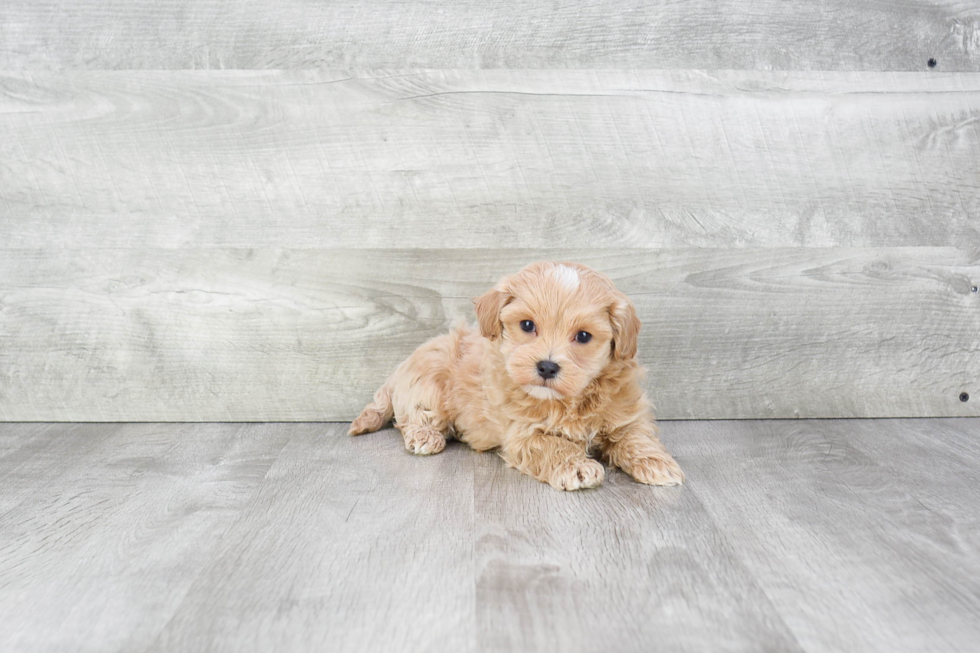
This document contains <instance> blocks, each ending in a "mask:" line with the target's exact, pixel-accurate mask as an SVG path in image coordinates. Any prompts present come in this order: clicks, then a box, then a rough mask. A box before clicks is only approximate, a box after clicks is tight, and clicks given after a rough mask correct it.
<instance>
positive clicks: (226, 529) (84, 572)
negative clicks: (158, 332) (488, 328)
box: [0, 419, 980, 652]
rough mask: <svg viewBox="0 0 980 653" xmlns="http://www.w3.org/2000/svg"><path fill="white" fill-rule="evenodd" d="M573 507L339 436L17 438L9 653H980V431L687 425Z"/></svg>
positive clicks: (20, 434) (492, 478)
mask: <svg viewBox="0 0 980 653" xmlns="http://www.w3.org/2000/svg"><path fill="white" fill-rule="evenodd" d="M662 426H663V438H664V440H665V442H666V443H667V445H668V446H669V447H670V449H671V450H672V451H674V453H675V454H676V456H677V459H678V460H679V461H680V463H681V465H682V466H683V467H684V469H685V471H686V472H687V476H688V483H687V484H686V485H685V486H684V487H682V488H673V489H661V488H649V487H645V486H641V485H638V484H636V483H634V482H633V481H632V480H630V479H629V478H628V477H626V476H625V475H623V474H621V473H618V472H612V473H610V474H609V475H608V477H607V480H606V482H605V483H604V484H603V485H602V486H601V487H600V488H599V489H597V490H592V491H586V492H580V493H570V494H565V493H560V492H557V491H555V490H553V489H551V488H550V487H548V486H546V485H542V484H540V483H538V482H536V481H533V480H531V479H529V478H527V477H524V476H521V475H519V474H517V473H516V472H514V471H513V470H510V469H507V468H505V467H504V465H503V463H502V462H501V461H500V459H499V458H498V457H496V456H494V455H492V454H478V453H475V452H473V451H470V450H469V449H468V448H466V447H465V446H463V445H460V444H458V443H453V444H451V445H450V446H449V447H448V448H447V450H446V451H445V452H444V453H442V454H440V455H438V456H434V457H430V458H416V457H412V456H411V455H409V454H407V453H406V452H405V451H404V449H403V448H402V445H401V442H400V440H399V439H398V438H397V436H396V434H395V433H394V432H393V431H385V432H382V433H376V434H373V435H368V436H363V437H361V438H357V439H352V438H349V437H347V436H346V435H344V434H343V433H344V428H345V427H344V425H338V424H73V425H69V424H0V650H2V651H73V650H86V651H127V652H129V651H144V650H158V651H212V650H214V651H217V650H225V651H273V650H277V651H291V650H321V651H454V652H455V651H474V650H478V651H486V650H494V651H496V650H501V651H502V650H513V651H563V652H572V651H617V652H618V651H644V652H646V651H681V650H691V651H724V650H742V651H761V650H770V651H797V650H805V651H888V652H894V651H926V650H935V651H956V650H959V651H967V650H977V649H978V647H980V420H971V419H950V420H875V421H742V422H668V423H664V424H663V425H662Z"/></svg>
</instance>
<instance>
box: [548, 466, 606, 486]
mask: <svg viewBox="0 0 980 653" xmlns="http://www.w3.org/2000/svg"><path fill="white" fill-rule="evenodd" d="M605 475H606V470H604V469H603V468H602V464H601V463H598V462H596V461H594V460H591V459H587V460H583V461H581V462H577V463H568V464H565V465H559V466H558V468H557V469H556V470H555V471H554V472H553V473H552V474H551V478H549V479H548V483H550V484H551V487H553V488H555V489H556V490H582V489H585V488H590V487H596V486H598V485H599V484H600V483H602V479H603V478H604V477H605Z"/></svg>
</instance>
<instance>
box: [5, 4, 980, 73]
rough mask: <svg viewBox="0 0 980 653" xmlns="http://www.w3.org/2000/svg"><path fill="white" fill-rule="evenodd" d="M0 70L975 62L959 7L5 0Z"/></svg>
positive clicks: (951, 66)
mask: <svg viewBox="0 0 980 653" xmlns="http://www.w3.org/2000/svg"><path fill="white" fill-rule="evenodd" d="M0 29H2V31H0V68H6V69H14V68H30V69H33V70H39V69H66V68H70V69H84V68H88V69H92V68H110V69H114V68H158V69H180V68H247V69H254V68H310V67H320V66H335V67H338V66H339V67H358V68H378V67H380V68H393V67H403V66H418V67H426V68H723V69H728V68H738V69H777V70H924V69H925V66H926V61H927V60H928V59H929V58H930V57H935V58H936V59H937V60H938V62H939V66H940V67H941V68H942V69H946V70H974V71H975V70H977V69H978V67H980V38H978V33H980V8H978V7H977V5H976V4H975V3H971V2H962V1H958V0H932V1H929V0H906V1H905V2H900V3H881V2H875V1H874V0H825V1H822V2H780V1H779V0H722V1H720V2H718V1H713V0H690V1H687V2H678V1H677V0H665V1H661V2H655V3H649V2H640V1H638V0H626V1H620V2H592V3H576V2H572V3H556V4H552V3H540V2H537V3H536V2H522V1H515V0H506V1H498V2H479V1H474V0H414V1H401V2H394V1H390V0H379V1H375V2H356V1H350V0H348V1H345V2H303V1H301V0H285V1H280V2H275V3H267V2H259V1H257V0H239V1H238V2H234V3H227V2H220V1H219V0H154V1H153V2H150V1H148V0H84V1H80V0H76V1H69V0H5V2H4V4H3V9H2V13H0Z"/></svg>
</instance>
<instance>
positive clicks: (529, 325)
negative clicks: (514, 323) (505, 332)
mask: <svg viewBox="0 0 980 653" xmlns="http://www.w3.org/2000/svg"><path fill="white" fill-rule="evenodd" d="M521 331H524V332H525V333H531V332H532V331H534V322H532V321H531V320H521Z"/></svg>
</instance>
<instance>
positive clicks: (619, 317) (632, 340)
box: [609, 295, 640, 360]
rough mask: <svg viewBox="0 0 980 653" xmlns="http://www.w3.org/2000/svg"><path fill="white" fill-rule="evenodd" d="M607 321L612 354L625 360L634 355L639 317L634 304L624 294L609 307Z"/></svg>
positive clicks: (638, 329) (638, 331) (638, 332)
mask: <svg viewBox="0 0 980 653" xmlns="http://www.w3.org/2000/svg"><path fill="white" fill-rule="evenodd" d="M609 322H610V323H611V324H612V331H613V344H612V346H613V355H615V356H616V358H619V359H622V360H626V359H628V358H633V357H634V356H636V339H637V336H639V334H640V318H638V317H637V316H636V306H634V305H633V302H632V301H630V298H629V297H627V296H626V295H621V296H620V297H619V298H618V299H617V300H616V303H614V304H613V305H612V306H611V307H609Z"/></svg>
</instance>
